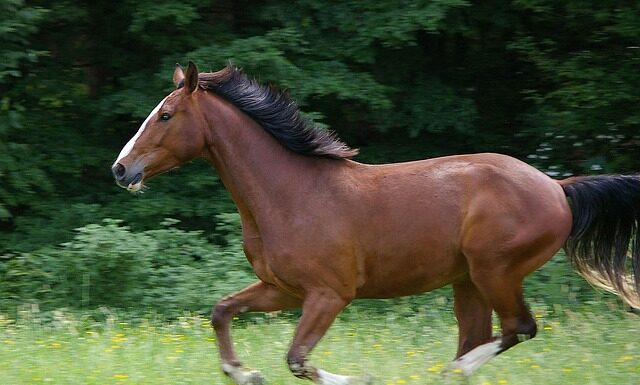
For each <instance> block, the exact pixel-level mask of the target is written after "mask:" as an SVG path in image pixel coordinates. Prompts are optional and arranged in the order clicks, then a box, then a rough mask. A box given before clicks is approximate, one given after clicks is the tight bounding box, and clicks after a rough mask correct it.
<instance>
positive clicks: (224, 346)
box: [112, 62, 640, 385]
mask: <svg viewBox="0 0 640 385" xmlns="http://www.w3.org/2000/svg"><path fill="white" fill-rule="evenodd" d="M173 83H174V85H175V90H173V91H172V92H171V93H170V94H169V95H168V96H166V97H165V98H164V99H162V101H161V102H160V103H159V104H158V105H157V106H156V107H155V108H154V109H153V110H152V111H151V113H150V114H149V116H148V117H147V118H146V119H145V120H144V122H143V123H142V125H141V126H140V128H139V130H138V131H137V133H136V134H135V135H134V136H133V137H132V138H131V140H130V141H129V142H128V143H126V145H125V146H124V148H123V149H122V151H121V152H120V154H119V155H118V157H117V159H116V160H115V162H114V163H113V165H112V172H113V175H114V177H115V180H116V183H117V184H118V185H119V186H121V187H123V188H125V189H127V190H129V191H130V192H134V193H135V192H140V191H141V190H142V189H143V187H144V183H145V182H146V181H147V180H148V179H150V178H152V177H153V176H155V175H157V174H160V173H163V172H165V171H168V170H171V169H173V168H176V167H178V166H180V165H182V164H184V163H187V162H189V161H191V160H193V159H196V158H203V159H205V160H206V161H208V162H209V163H210V164H211V165H212V166H213V168H214V169H215V170H216V171H217V173H218V175H219V177H220V179H221V181H222V182H223V184H224V186H225V187H226V189H227V190H228V192H229V194H230V195H231V198H232V199H233V201H234V203H235V205H236V206H237V209H238V211H239V214H240V218H241V224H242V237H243V250H244V254H245V255H246V258H247V260H248V262H249V263H250V264H251V265H252V267H253V269H254V271H255V274H256V276H257V277H258V281H257V282H255V283H254V284H252V285H250V286H248V287H246V288H245V289H243V290H240V291H238V292H236V293H234V294H231V295H229V296H227V297H225V298H223V299H221V300H220V301H219V302H218V303H217V304H216V305H215V306H214V307H213V309H212V313H211V325H212V327H213V329H214V331H215V334H216V337H217V338H216V340H217V345H218V350H219V355H220V365H221V368H222V371H223V372H224V373H225V374H226V375H227V376H229V377H231V379H232V381H234V382H235V383H237V384H240V385H244V384H262V383H263V382H264V381H265V379H264V376H263V375H262V374H261V372H259V371H258V370H253V369H250V368H249V367H247V366H244V365H243V364H242V363H241V362H240V360H239V359H238V357H237V355H236V353H235V352H234V349H233V344H232V340H231V336H230V328H231V321H232V319H233V317H234V316H236V315H238V314H240V313H244V312H271V311H279V310H284V309H300V308H301V309H302V315H301V317H300V319H299V323H298V325H297V327H296V330H295V334H294V337H293V341H292V342H291V345H290V348H289V350H288V353H287V363H288V367H289V369H290V370H291V372H292V374H293V375H295V376H296V377H299V378H304V379H308V380H311V381H313V382H315V383H318V384H325V385H328V384H331V385H345V384H353V383H356V382H358V381H360V380H361V379H362V378H363V377H360V376H346V375H340V374H334V373H330V372H328V371H325V370H322V369H319V368H316V367H315V366H313V365H311V364H310V363H309V360H308V356H309V354H310V353H311V351H312V350H313V348H314V346H315V345H316V344H317V343H318V341H319V340H320V339H321V338H322V337H323V335H324V334H325V332H326V331H327V329H328V328H329V327H330V325H331V324H332V322H333V321H334V319H335V318H336V316H337V315H338V314H339V313H340V312H341V311H342V310H343V309H344V308H345V306H347V305H348V304H349V303H350V302H352V301H353V300H354V299H356V298H392V297H399V296H407V295H413V294H418V293H423V292H428V291H430V290H434V289H436V288H439V287H442V286H445V285H452V286H453V294H454V313H455V317H456V319H457V322H458V327H459V338H458V348H457V353H456V355H455V358H454V360H453V362H452V364H451V368H450V369H451V370H452V371H454V372H457V373H460V372H461V373H462V374H463V375H466V376H469V375H471V374H472V373H473V372H475V371H476V370H477V369H478V368H479V367H480V366H481V365H483V364H485V363H486V362H487V361H489V360H490V359H491V358H493V357H495V356H496V355H498V354H500V353H503V352H504V351H506V350H508V349H509V348H511V347H513V346H514V345H516V344H518V343H520V342H522V341H525V340H528V339H531V338H533V337H535V336H536V332H537V327H536V322H535V320H534V318H533V317H532V315H531V313H530V311H529V310H528V307H527V305H526V304H525V301H524V299H523V291H522V290H523V289H522V281H523V279H524V278H525V276H527V275H528V274H529V273H531V272H533V271H534V270H536V269H537V268H539V267H540V266H542V265H543V264H544V263H546V262H547V261H548V260H549V259H550V258H551V257H552V256H553V255H554V254H556V252H558V251H559V250H560V249H561V248H563V247H564V248H565V250H566V254H567V256H568V258H569V260H570V262H571V263H572V265H573V266H574V267H575V270H577V271H578V273H580V274H581V275H583V276H584V277H585V278H586V279H587V280H588V281H589V282H591V283H592V284H594V285H596V286H599V287H603V288H605V289H607V290H610V291H612V292H614V293H617V294H618V295H619V296H620V297H621V298H622V299H623V300H624V301H626V302H627V303H628V304H630V305H631V306H634V307H639V306H640V295H639V293H640V279H638V270H639V269H640V268H639V266H640V252H639V248H638V245H639V244H640V236H639V232H638V229H637V226H638V220H639V219H640V203H639V202H640V176H638V175H598V176H579V177H571V178H568V179H563V180H555V179H552V178H551V177H549V176H547V175H546V174H544V173H543V172H541V171H539V170H537V169H536V168H534V167H532V166H530V165H528V164H526V163H524V162H522V161H520V160H518V159H515V158H513V157H510V156H506V155H501V154H495V153H480V154H468V155H456V156H446V157H440V158H433V159H426V160H419V161H410V162H404V163H390V164H379V165H369V164H363V163H359V162H356V161H353V160H351V159H350V158H352V157H353V156H355V155H356V154H357V153H358V150H356V149H353V148H351V147H349V146H348V145H347V144H345V143H344V142H343V141H341V140H340V139H339V138H338V136H337V135H336V134H335V133H334V132H331V131H328V130H324V129H320V128H318V127H316V126H314V125H313V124H312V123H311V122H310V121H309V120H307V119H305V118H303V117H302V115H301V113H300V111H299V108H298V107H297V105H296V104H295V102H294V101H293V100H292V99H291V98H290V97H289V96H288V94H286V93H285V92H282V91H279V90H277V89H275V88H273V87H271V86H266V85H263V84H261V83H260V82H258V81H256V80H255V79H252V78H250V77H249V76H247V75H246V74H245V73H244V72H243V71H242V70H240V69H238V68H236V67H235V66H233V65H228V66H226V67H225V68H223V69H222V70H220V71H217V72H212V73H199V72H198V70H197V67H196V66H195V64H193V63H192V62H189V65H188V67H187V69H186V71H183V69H182V67H180V66H179V65H177V66H176V68H175V71H174V73H173ZM493 311H495V313H496V314H497V316H498V318H499V322H500V335H498V336H492V312H493Z"/></svg>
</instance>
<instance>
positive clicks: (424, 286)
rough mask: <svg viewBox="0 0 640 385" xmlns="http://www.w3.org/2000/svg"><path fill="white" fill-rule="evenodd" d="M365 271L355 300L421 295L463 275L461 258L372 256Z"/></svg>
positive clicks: (450, 255)
mask: <svg viewBox="0 0 640 385" xmlns="http://www.w3.org/2000/svg"><path fill="white" fill-rule="evenodd" d="M369 260H370V262H372V263H371V264H370V265H369V266H370V267H369V268H366V269H365V271H366V273H365V277H364V280H363V285H362V286H360V287H359V288H358V289H357V292H356V297H357V298H392V297H399V296H406V295H412V294H419V293H424V292H427V291H431V290H435V289H437V288H439V287H442V286H445V285H447V284H449V283H451V282H455V281H457V280H459V279H460V278H461V277H463V276H464V275H465V274H466V273H467V264H466V262H465V260H464V257H463V256H462V255H455V254H449V253H443V254H439V255H437V254H431V255H421V256H411V255H408V256H404V257H403V256H398V255H395V256H393V255H387V256H383V255H380V256H376V257H374V258H369Z"/></svg>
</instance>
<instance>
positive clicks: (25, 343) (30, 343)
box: [0, 307, 640, 385]
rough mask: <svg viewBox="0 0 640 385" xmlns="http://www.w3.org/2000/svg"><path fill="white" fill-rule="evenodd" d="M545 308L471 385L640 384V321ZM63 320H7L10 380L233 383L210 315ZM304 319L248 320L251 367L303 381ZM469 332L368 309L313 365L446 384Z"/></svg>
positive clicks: (5, 376)
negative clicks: (529, 336)
mask: <svg viewBox="0 0 640 385" xmlns="http://www.w3.org/2000/svg"><path fill="white" fill-rule="evenodd" d="M602 309H603V307H598V308H597V309H594V310H597V311H598V312H600V314H597V313H595V312H588V311H587V312H580V313H572V312H567V311H565V312H563V314H562V315H560V314H557V313H545V312H544V311H540V312H536V309H534V312H536V317H537V320H538V324H539V327H540V333H539V336H538V337H537V338H535V339H533V340H531V341H528V342H526V343H523V344H521V345H519V346H517V347H515V348H514V349H512V350H510V351H508V352H506V353H505V354H503V355H501V356H499V357H497V358H496V359H494V360H493V361H491V362H490V363H489V364H487V365H485V366H484V367H482V368H481V369H480V370H479V371H478V372H477V373H476V374H475V375H473V376H472V377H471V378H470V381H469V384H473V385H475V384H477V385H489V384H491V385H496V384H521V385H527V384H535V385H541V384H580V385H587V384H603V385H605V384H606V385H609V384H621V385H622V384H625V385H628V384H637V383H638V382H639V380H638V379H639V378H640V340H639V339H638V338H637V336H638V335H639V333H640V319H639V318H638V316H636V315H634V314H631V313H625V312H624V311H622V310H620V309H614V310H612V311H611V312H602V311H601V310H602ZM93 318H95V317H89V318H86V317H84V316H82V315H71V314H65V313H61V312H56V313H54V314H53V316H52V318H51V319H50V320H47V321H46V322H43V320H42V318H41V317H39V316H37V314H33V313H29V312H25V313H23V314H22V316H20V317H19V318H17V319H8V318H6V317H2V318H0V383H2V384H7V385H22V384H59V385H63V384H74V385H75V384H86V385H105V384H114V385H126V384H141V385H142V384H145V385H147V384H148V385H152V384H163V385H165V384H214V385H216V384H227V383H228V381H227V380H226V379H225V377H224V376H223V375H222V373H221V371H220V370H219V369H218V364H217V356H216V355H217V352H216V347H215V339H214V338H213V335H212V333H211V330H210V327H209V325H208V321H207V320H206V319H204V318H202V317H181V318H179V319H178V320H174V321H172V322H163V321H161V320H154V319H153V317H150V318H149V319H127V318H126V317H122V316H118V315H115V314H107V316H106V317H105V318H104V319H103V320H100V321H94V320H93ZM294 328H295V317H293V316H291V315H287V314H284V315H270V316H267V317H261V318H253V319H245V320H238V321H236V325H235V327H234V333H233V334H234V338H235V344H236V350H237V352H238V354H239V355H240V357H241V358H242V360H243V361H244V362H245V363H246V364H247V365H248V366H251V367H253V368H258V369H260V370H262V371H263V373H264V374H265V375H266V377H267V378H268V380H269V383H271V384H303V383H305V382H304V381H301V380H297V379H295V378H294V377H293V376H292V375H291V374H290V373H289V372H288V370H287V368H286V365H285V360H284V357H285V353H286V350H287V347H288V345H289V342H290V340H291V337H292V335H293V332H294ZM456 338H457V327H456V325H455V322H454V319H453V316H452V314H451V313H450V312H449V311H447V310H439V309H427V310H424V311H421V312H418V313H413V314H405V312H404V311H403V310H402V309H400V310H397V311H396V309H394V308H392V309H389V311H387V312H377V313H371V312H368V311H363V310H361V309H359V308H358V307H356V308H354V309H351V310H349V311H348V312H347V314H346V315H345V316H344V317H341V318H340V319H338V320H337V321H336V323H335V324H334V325H333V327H332V328H331V329H330V331H329V333H328V334H327V335H326V336H325V338H324V339H323V340H322V342H321V343H320V344H319V346H318V347H317V348H316V349H315V351H314V353H313V355H312V357H311V362H312V363H314V364H315V365H317V366H319V367H322V368H323V369H325V370H329V371H333V372H337V373H341V374H353V375H357V374H364V373H367V374H370V375H372V376H373V377H374V378H375V380H376V382H375V383H377V384H383V385H387V384H438V383H445V382H446V381H449V382H450V381H451V378H449V379H445V378H444V377H443V370H444V368H446V367H447V365H448V363H449V362H450V360H451V358H452V357H453V355H454V353H455V347H456Z"/></svg>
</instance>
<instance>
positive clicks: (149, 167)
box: [111, 62, 205, 192]
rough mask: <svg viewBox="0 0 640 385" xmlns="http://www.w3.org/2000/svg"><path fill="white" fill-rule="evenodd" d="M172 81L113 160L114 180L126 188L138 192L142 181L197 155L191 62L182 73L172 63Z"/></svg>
mask: <svg viewBox="0 0 640 385" xmlns="http://www.w3.org/2000/svg"><path fill="white" fill-rule="evenodd" d="M173 82H174V84H175V85H176V90H175V91H173V92H172V93H170V94H169V95H168V96H167V97H165V98H164V99H163V100H162V101H161V102H160V103H159V104H158V105H157V106H156V108H154V109H153V111H151V114H150V115H149V116H148V117H147V118H146V119H145V120H144V122H143V123H142V125H141V126H140V129H138V132H137V133H136V134H135V135H134V136H133V138H131V140H129V142H128V143H127V144H126V145H125V146H124V148H123V149H122V151H120V155H118V159H117V160H116V161H115V162H114V163H113V166H112V168H111V169H112V171H113V175H114V177H115V178H116V182H117V183H118V185H120V186H121V187H124V188H126V189H127V190H129V191H132V192H136V191H139V190H140V189H141V188H142V186H143V182H144V181H145V180H147V179H149V178H151V177H152V176H154V175H157V174H159V173H162V172H164V171H168V170H170V169H173V168H176V167H178V166H180V165H181V164H183V163H185V162H188V161H190V160H193V159H195V158H197V157H198V156H200V154H201V153H202V151H203V149H204V146H205V138H204V134H203V131H202V127H203V126H204V122H203V118H202V115H201V114H200V113H198V111H199V109H198V106H197V103H196V98H197V94H199V92H195V91H196V90H197V89H198V69H197V68H196V66H195V65H194V64H193V63H192V62H189V67H188V68H187V71H186V73H183V71H182V68H180V67H179V66H176V69H175V72H174V73H173Z"/></svg>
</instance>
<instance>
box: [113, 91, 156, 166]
mask: <svg viewBox="0 0 640 385" xmlns="http://www.w3.org/2000/svg"><path fill="white" fill-rule="evenodd" d="M167 97H168V96H167ZM167 97H165V98H164V99H162V101H160V103H158V105H157V106H156V108H154V109H153V111H151V113H150V114H149V116H147V118H146V119H145V120H144V122H142V125H141V126H140V128H139V129H138V132H136V134H135V135H134V136H133V138H131V139H129V141H128V142H127V144H125V145H124V147H123V148H122V151H120V154H119V155H118V159H116V161H115V162H113V165H114V166H115V165H116V163H118V162H120V160H121V159H122V158H124V157H125V156H127V155H129V153H130V152H131V150H132V149H133V146H134V145H135V144H136V140H138V138H139V137H140V135H142V133H143V132H144V129H145V128H146V127H147V123H149V120H151V118H152V117H154V116H155V115H156V114H157V113H158V111H160V108H161V107H162V105H163V104H164V101H165V100H167Z"/></svg>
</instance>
